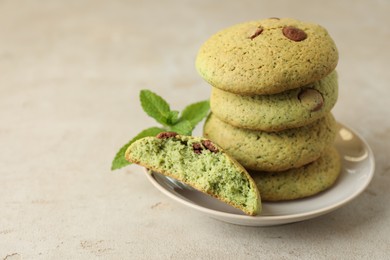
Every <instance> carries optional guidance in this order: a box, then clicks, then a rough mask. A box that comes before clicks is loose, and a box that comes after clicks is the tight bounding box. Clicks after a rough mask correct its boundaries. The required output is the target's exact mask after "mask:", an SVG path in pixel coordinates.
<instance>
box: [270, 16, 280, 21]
mask: <svg viewBox="0 0 390 260" xmlns="http://www.w3.org/2000/svg"><path fill="white" fill-rule="evenodd" d="M268 19H271V20H280V18H279V17H270V18H268Z"/></svg>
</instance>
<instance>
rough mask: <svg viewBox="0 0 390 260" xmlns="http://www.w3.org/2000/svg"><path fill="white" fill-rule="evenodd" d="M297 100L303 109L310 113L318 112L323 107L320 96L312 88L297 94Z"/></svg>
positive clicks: (322, 99) (322, 100)
mask: <svg viewBox="0 0 390 260" xmlns="http://www.w3.org/2000/svg"><path fill="white" fill-rule="evenodd" d="M298 99H299V101H300V102H301V104H302V105H303V106H304V107H305V108H307V109H309V110H310V111H312V112H314V111H318V110H320V109H321V108H322V106H323V105H324V98H323V97H322V94H321V93H320V92H319V91H318V90H315V89H313V88H307V89H304V90H302V91H301V92H300V93H299V94H298Z"/></svg>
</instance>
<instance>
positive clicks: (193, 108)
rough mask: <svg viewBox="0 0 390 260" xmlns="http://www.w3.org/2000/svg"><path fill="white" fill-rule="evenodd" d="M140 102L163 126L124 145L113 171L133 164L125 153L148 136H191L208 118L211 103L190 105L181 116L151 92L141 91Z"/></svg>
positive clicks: (116, 157) (154, 128) (146, 132)
mask: <svg viewBox="0 0 390 260" xmlns="http://www.w3.org/2000/svg"><path fill="white" fill-rule="evenodd" d="M140 101H141V106H142V109H143V110H144V111H145V112H146V114H147V115H148V116H150V117H152V118H154V119H155V120H156V121H157V122H158V123H160V124H161V125H162V126H161V127H150V128H147V129H145V130H143V131H141V132H140V133H139V134H138V135H136V136H135V137H134V138H133V139H131V140H130V141H129V142H128V143H126V144H125V145H123V146H122V147H121V148H120V149H119V151H118V152H117V154H116V155H115V158H114V160H113V161H112V165H111V170H116V169H120V168H122V167H125V166H127V165H130V164H131V163H130V162H128V161H126V159H125V152H126V150H127V148H128V147H129V145H130V144H132V143H133V142H135V141H136V140H138V139H141V138H143V137H146V136H156V135H157V134H159V133H161V132H165V131H173V132H176V133H178V134H182V135H191V134H192V131H193V130H194V128H195V127H196V125H197V124H198V123H199V122H200V121H202V119H203V118H205V117H206V116H207V114H208V112H209V109H210V104H209V101H208V100H205V101H201V102H197V103H193V104H190V105H188V106H187V107H185V108H184V110H183V111H182V113H181V114H180V113H179V111H176V110H171V108H170V106H169V104H168V102H167V101H166V100H164V99H163V98H162V97H160V96H159V95H157V94H156V93H153V92H152V91H150V90H141V92H140Z"/></svg>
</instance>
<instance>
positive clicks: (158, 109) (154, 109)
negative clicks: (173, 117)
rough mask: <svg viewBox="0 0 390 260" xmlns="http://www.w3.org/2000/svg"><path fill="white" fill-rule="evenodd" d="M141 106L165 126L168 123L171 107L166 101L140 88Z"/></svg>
mask: <svg viewBox="0 0 390 260" xmlns="http://www.w3.org/2000/svg"><path fill="white" fill-rule="evenodd" d="M140 100H141V106H142V108H143V110H144V111H145V112H146V114H148V115H149V116H151V117H153V118H154V119H156V121H157V122H159V123H160V124H163V125H165V126H167V125H169V117H170V112H171V109H170V107H169V104H168V103H167V101H165V100H164V99H163V98H162V97H160V96H159V95H157V94H155V93H153V92H152V91H150V90H146V89H144V90H141V92H140Z"/></svg>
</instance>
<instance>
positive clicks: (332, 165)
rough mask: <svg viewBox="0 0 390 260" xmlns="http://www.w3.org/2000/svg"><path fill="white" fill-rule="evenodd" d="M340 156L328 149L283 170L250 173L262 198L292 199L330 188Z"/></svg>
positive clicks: (336, 172) (339, 166)
mask: <svg viewBox="0 0 390 260" xmlns="http://www.w3.org/2000/svg"><path fill="white" fill-rule="evenodd" d="M340 171H341V162H340V156H339V154H338V152H337V150H336V149H335V148H333V147H332V148H329V149H327V150H326V152H325V153H324V154H323V155H322V156H321V157H320V158H319V159H318V160H316V161H314V162H312V163H309V164H307V165H305V166H302V167H300V168H296V169H291V170H287V171H284V172H277V173H272V172H250V174H251V175H252V178H253V179H254V180H255V182H256V184H257V186H258V188H259V190H260V192H261V199H262V200H263V201H282V200H293V199H299V198H304V197H308V196H312V195H314V194H317V193H319V192H321V191H324V190H326V189H328V188H329V187H331V186H332V185H333V184H334V183H335V181H336V180H337V177H338V176H339V175H340Z"/></svg>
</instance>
